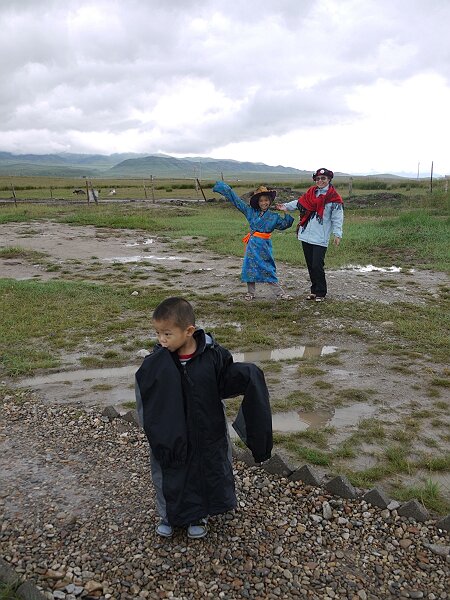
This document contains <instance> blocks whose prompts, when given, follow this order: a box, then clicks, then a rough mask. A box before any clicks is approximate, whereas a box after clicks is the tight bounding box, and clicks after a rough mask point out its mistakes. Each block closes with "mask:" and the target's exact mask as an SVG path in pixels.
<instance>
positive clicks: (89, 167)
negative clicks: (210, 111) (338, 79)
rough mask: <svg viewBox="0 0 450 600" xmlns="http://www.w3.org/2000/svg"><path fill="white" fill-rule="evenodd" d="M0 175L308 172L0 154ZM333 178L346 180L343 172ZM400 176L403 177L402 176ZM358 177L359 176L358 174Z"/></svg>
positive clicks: (142, 158) (160, 158) (200, 162)
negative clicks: (341, 177) (340, 177)
mask: <svg viewBox="0 0 450 600" xmlns="http://www.w3.org/2000/svg"><path fill="white" fill-rule="evenodd" d="M0 175H3V176H16V177H17V176H46V177H103V178H108V177H114V178H137V177H138V178H145V179H147V178H150V176H151V175H153V177H158V178H172V179H194V178H199V179H211V180H214V179H220V178H221V176H222V175H223V176H224V178H228V179H230V178H234V179H251V180H254V179H258V180H262V179H263V178H264V176H266V177H270V178H271V179H272V180H274V179H278V180H280V179H283V178H284V179H286V177H289V178H293V179H304V178H310V177H311V171H309V170H308V171H307V170H301V169H294V168H293V167H283V166H282V165H277V166H270V165H266V164H264V163H259V162H257V163H253V162H240V161H237V160H223V159H215V158H207V157H206V158H205V157H186V158H175V157H173V156H169V155H166V154H151V155H145V154H136V153H118V154H109V155H105V154H72V153H69V152H67V153H66V152H64V153H60V154H12V153H11V152H0ZM335 175H336V176H338V177H339V176H343V177H348V176H349V174H347V173H336V174H335ZM402 175H403V177H405V176H407V175H406V174H402ZM361 176H362V175H361ZM371 176H373V177H383V178H388V177H401V175H395V174H382V175H376V174H374V173H373V174H371Z"/></svg>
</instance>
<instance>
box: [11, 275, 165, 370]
mask: <svg viewBox="0 0 450 600" xmlns="http://www.w3.org/2000/svg"><path fill="white" fill-rule="evenodd" d="M163 298H164V294H163V292H162V291H161V290H156V291H153V290H152V288H147V289H146V290H145V292H143V293H141V294H140V295H139V296H131V295H130V290H129V289H127V288H120V289H115V288H111V287H108V286H101V285H94V284H89V283H74V282H64V281H52V282H45V283H44V282H38V281H13V280H8V279H3V280H2V279H0V301H1V305H2V318H1V319H0V340H1V341H0V362H1V365H2V367H3V370H4V372H6V373H7V374H9V375H20V374H25V373H30V372H32V371H33V370H36V369H42V368H51V367H56V366H58V364H59V352H58V351H59V350H65V351H70V350H74V349H75V348H78V349H83V347H84V344H85V343H86V340H87V339H88V340H92V341H96V340H97V341H101V340H103V339H105V338H106V337H108V335H109V334H110V333H111V332H112V331H114V332H117V331H120V330H125V331H127V330H128V329H129V328H130V327H134V328H136V329H137V327H138V326H139V323H140V321H141V319H142V318H141V319H139V316H138V311H139V312H140V313H141V314H142V313H143V312H144V311H147V313H149V312H150V309H151V307H152V306H155V304H156V303H157V302H159V301H161V300H162V299H163ZM106 354H108V353H106ZM106 358H108V356H106Z"/></svg>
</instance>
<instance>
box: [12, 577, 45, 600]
mask: <svg viewBox="0 0 450 600" xmlns="http://www.w3.org/2000/svg"><path fill="white" fill-rule="evenodd" d="M16 594H17V596H18V597H19V598H21V599H22V600H46V597H45V596H44V594H42V593H41V592H40V591H39V590H38V589H37V587H36V586H35V585H34V583H31V582H30V581H25V582H24V583H22V585H21V586H19V587H18V588H17V592H16Z"/></svg>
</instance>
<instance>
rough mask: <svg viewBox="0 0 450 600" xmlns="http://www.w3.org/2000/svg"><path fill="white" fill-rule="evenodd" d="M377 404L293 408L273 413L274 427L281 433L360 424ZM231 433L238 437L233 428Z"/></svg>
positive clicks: (372, 411)
mask: <svg viewBox="0 0 450 600" xmlns="http://www.w3.org/2000/svg"><path fill="white" fill-rule="evenodd" d="M376 409H377V407H376V406H370V405H369V404H364V403H363V402H358V404H352V405H351V406H344V407H341V408H336V409H330V410H315V411H310V412H303V411H295V410H291V411H288V412H283V413H273V414H272V427H273V430H274V431H278V432H279V433H295V432H297V431H306V430H307V429H320V428H322V427H335V428H336V429H341V428H342V427H349V426H355V425H358V423H359V422H360V421H361V419H366V418H367V417H370V416H371V415H373V413H374V412H375V411H376ZM230 435H231V436H232V437H237V434H236V432H235V431H234V429H232V428H231V430H230Z"/></svg>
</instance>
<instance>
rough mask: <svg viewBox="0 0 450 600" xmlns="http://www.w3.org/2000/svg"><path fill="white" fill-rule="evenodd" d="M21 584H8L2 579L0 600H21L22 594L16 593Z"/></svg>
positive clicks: (0, 582)
mask: <svg viewBox="0 0 450 600" xmlns="http://www.w3.org/2000/svg"><path fill="white" fill-rule="evenodd" d="M19 585H20V584H19V583H17V584H7V583H4V582H2V581H0V600H21V596H19V595H18V594H17V593H16V590H17V588H18V587H19Z"/></svg>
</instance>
